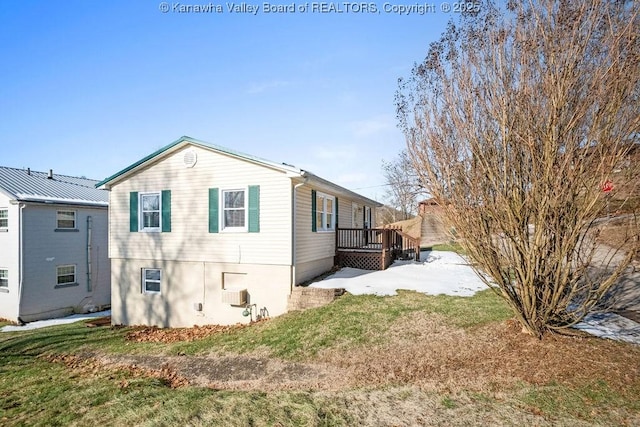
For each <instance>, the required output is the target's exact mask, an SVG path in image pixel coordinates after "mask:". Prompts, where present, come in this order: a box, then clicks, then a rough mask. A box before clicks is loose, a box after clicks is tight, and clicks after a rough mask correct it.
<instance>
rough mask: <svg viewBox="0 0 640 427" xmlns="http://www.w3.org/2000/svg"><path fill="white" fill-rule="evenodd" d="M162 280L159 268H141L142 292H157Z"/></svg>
mask: <svg viewBox="0 0 640 427" xmlns="http://www.w3.org/2000/svg"><path fill="white" fill-rule="evenodd" d="M161 282H162V270H161V269H159V268H143V269H142V293H145V294H159V293H160V284H161Z"/></svg>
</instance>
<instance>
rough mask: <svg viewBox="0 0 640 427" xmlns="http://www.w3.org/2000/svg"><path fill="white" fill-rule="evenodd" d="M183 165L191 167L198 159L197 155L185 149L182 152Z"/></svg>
mask: <svg viewBox="0 0 640 427" xmlns="http://www.w3.org/2000/svg"><path fill="white" fill-rule="evenodd" d="M182 161H183V162H184V165H185V167H188V168H192V167H194V166H195V165H196V162H197V161H198V155H197V154H196V152H195V151H193V150H187V151H185V153H184V157H183V158H182Z"/></svg>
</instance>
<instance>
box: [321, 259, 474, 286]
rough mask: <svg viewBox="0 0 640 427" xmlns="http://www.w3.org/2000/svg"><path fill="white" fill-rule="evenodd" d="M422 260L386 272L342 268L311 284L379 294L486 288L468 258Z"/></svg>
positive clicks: (397, 264)
mask: <svg viewBox="0 0 640 427" xmlns="http://www.w3.org/2000/svg"><path fill="white" fill-rule="evenodd" d="M422 259H423V260H422V261H419V262H418V261H396V262H395V263H393V264H392V265H391V267H389V268H388V269H386V270H383V271H370V270H359V269H356V268H343V269H341V270H340V271H338V272H336V273H334V274H332V275H331V276H328V277H327V278H325V279H324V280H322V281H319V282H315V283H312V284H311V285H309V286H310V287H315V288H344V289H346V290H347V292H349V293H351V294H353V295H364V294H373V295H378V296H391V295H397V293H396V290H398V289H405V290H410V291H416V292H422V293H425V294H429V295H438V294H445V295H452V296H461V297H470V296H473V295H475V293H476V292H478V291H481V290H484V289H487V285H486V284H485V283H484V282H483V281H482V280H481V279H480V277H478V275H477V274H476V272H475V271H474V270H473V269H472V268H471V266H469V263H468V262H467V260H465V259H464V258H463V257H461V256H460V255H458V254H456V253H455V252H444V251H429V252H423V253H422Z"/></svg>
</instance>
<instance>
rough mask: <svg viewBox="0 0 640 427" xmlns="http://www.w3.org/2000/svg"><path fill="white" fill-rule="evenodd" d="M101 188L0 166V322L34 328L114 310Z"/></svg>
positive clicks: (106, 197) (105, 198) (105, 203)
mask: <svg viewBox="0 0 640 427" xmlns="http://www.w3.org/2000/svg"><path fill="white" fill-rule="evenodd" d="M96 183H97V181H94V180H90V179H86V178H76V177H71V176H65V175H59V174H54V173H53V171H49V173H46V172H35V171H31V170H29V169H15V168H8V167H0V318H4V319H8V320H11V321H14V322H21V321H22V322H30V321H34V320H39V319H47V318H54V317H60V316H64V315H66V314H69V313H72V312H86V311H93V310H97V309H101V308H104V307H107V306H109V305H110V303H111V284H110V277H111V271H110V264H109V258H108V247H107V244H108V236H107V232H108V223H107V221H108V212H107V209H108V200H109V193H108V192H107V191H104V190H99V189H96V188H95V184H96Z"/></svg>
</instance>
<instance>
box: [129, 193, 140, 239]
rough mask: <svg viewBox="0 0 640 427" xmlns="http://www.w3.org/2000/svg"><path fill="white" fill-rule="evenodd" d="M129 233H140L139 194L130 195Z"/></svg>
mask: <svg viewBox="0 0 640 427" xmlns="http://www.w3.org/2000/svg"><path fill="white" fill-rule="evenodd" d="M129 231H131V232H136V231H138V192H137V191H132V192H131V193H129Z"/></svg>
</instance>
